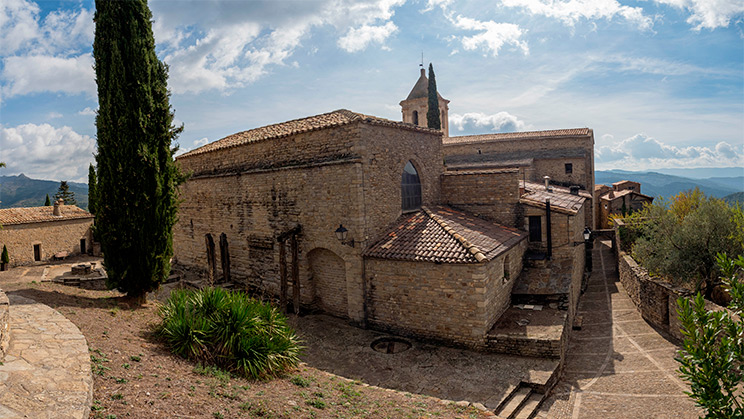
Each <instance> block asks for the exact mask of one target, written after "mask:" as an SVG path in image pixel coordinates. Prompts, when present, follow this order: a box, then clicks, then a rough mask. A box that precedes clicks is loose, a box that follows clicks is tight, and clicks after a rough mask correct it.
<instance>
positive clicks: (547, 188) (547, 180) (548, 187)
mask: <svg viewBox="0 0 744 419" xmlns="http://www.w3.org/2000/svg"><path fill="white" fill-rule="evenodd" d="M543 179H545V190H546V191H549V190H550V186H548V185H549V182H550V176H543Z"/></svg>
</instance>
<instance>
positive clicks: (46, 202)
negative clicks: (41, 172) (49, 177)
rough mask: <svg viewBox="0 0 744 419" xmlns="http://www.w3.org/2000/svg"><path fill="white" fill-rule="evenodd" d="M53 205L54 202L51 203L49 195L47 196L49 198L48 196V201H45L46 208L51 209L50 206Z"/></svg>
mask: <svg viewBox="0 0 744 419" xmlns="http://www.w3.org/2000/svg"><path fill="white" fill-rule="evenodd" d="M51 205H52V202H51V201H49V194H47V196H46V201H44V206H45V207H49V206H51Z"/></svg>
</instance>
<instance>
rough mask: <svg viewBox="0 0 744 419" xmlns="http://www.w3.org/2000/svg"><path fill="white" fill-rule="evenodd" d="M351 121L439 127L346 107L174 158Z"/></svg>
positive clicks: (236, 136) (232, 137)
mask: <svg viewBox="0 0 744 419" xmlns="http://www.w3.org/2000/svg"><path fill="white" fill-rule="evenodd" d="M354 122H364V123H367V124H371V125H385V126H394V127H401V128H405V129H408V130H413V131H421V132H427V133H432V134H441V132H440V131H439V130H432V129H429V128H426V127H420V126H417V125H414V124H408V123H405V122H399V121H391V120H389V119H385V118H378V117H376V116H370V115H364V114H361V113H356V112H352V111H349V110H346V109H339V110H336V111H333V112H328V113H324V114H320V115H315V116H308V117H306V118H300V119H294V120H291V121H286V122H281V123H278V124H273V125H266V126H264V127H260V128H254V129H251V130H248V131H242V132H238V133H235V134H233V135H229V136H227V137H225V138H223V139H221V140H217V141H214V142H212V143H209V144H206V145H204V146H201V147H199V148H197V149H194V150H191V151H189V152H188V153H184V154H182V155H180V156H179V157H178V158H179V159H181V158H184V157H190V156H194V155H197V154H202V153H207V152H210V151H215V150H220V149H225V148H231V147H237V146H240V145H243V144H248V143H253V142H257V141H263V140H269V139H274V138H281V137H287V136H290V135H294V134H300V133H303V132H310V131H316V130H320V129H324V128H331V127H338V126H342V125H348V124H351V123H354Z"/></svg>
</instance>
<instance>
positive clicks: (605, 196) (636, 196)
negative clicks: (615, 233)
mask: <svg viewBox="0 0 744 419" xmlns="http://www.w3.org/2000/svg"><path fill="white" fill-rule="evenodd" d="M595 195H596V196H598V197H599V205H598V206H597V219H598V220H599V226H600V228H612V217H613V216H615V215H620V216H625V215H627V214H628V213H630V212H633V211H638V210H640V209H643V207H644V206H645V205H650V204H652V203H653V202H654V198H653V197H651V196H648V195H644V194H642V193H641V184H640V183H638V182H633V181H630V180H622V181H620V182H615V183H613V184H612V187H609V186H607V185H596V186H595Z"/></svg>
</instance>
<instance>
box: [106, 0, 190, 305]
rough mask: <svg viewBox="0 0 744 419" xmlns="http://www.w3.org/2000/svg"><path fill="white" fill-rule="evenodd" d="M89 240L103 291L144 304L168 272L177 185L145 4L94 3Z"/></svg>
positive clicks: (139, 0) (171, 130) (172, 131)
mask: <svg viewBox="0 0 744 419" xmlns="http://www.w3.org/2000/svg"><path fill="white" fill-rule="evenodd" d="M94 20H95V23H96V32H95V38H94V41H93V57H94V59H95V70H96V82H97V83H98V104H99V110H98V115H97V116H96V128H97V137H98V154H97V155H96V163H97V164H96V167H97V172H98V173H97V174H98V179H97V185H96V204H95V207H96V208H95V210H96V236H97V238H98V240H99V241H100V243H101V250H102V252H103V256H104V260H103V264H104V267H105V268H106V272H107V274H108V285H109V287H111V288H117V289H119V290H120V291H123V292H126V293H127V295H128V296H129V297H130V298H131V299H132V300H133V301H134V302H135V303H140V304H141V303H143V302H144V301H145V299H146V296H147V292H150V291H153V290H155V289H157V288H158V287H159V286H160V283H161V282H163V281H164V280H165V279H166V278H167V277H168V274H169V273H170V258H171V256H172V255H173V232H172V229H173V225H174V224H175V222H176V212H177V204H178V202H177V197H176V193H177V186H178V184H179V183H180V182H181V181H182V180H183V177H182V176H181V174H180V173H179V171H178V169H177V167H176V165H175V162H174V161H173V153H174V152H175V149H171V141H172V140H173V139H175V138H176V137H177V135H178V134H179V133H180V132H181V130H182V129H183V128H182V127H180V128H175V127H174V126H173V125H172V123H173V111H172V110H171V107H170V102H169V97H170V93H169V92H168V86H167V79H168V69H167V67H166V65H165V64H163V63H162V62H161V61H160V60H159V59H158V57H157V56H156V55H155V40H154V38H153V34H152V25H151V20H152V14H151V13H150V9H149V8H148V7H147V1H146V0H131V1H109V0H96V13H95V18H94Z"/></svg>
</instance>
